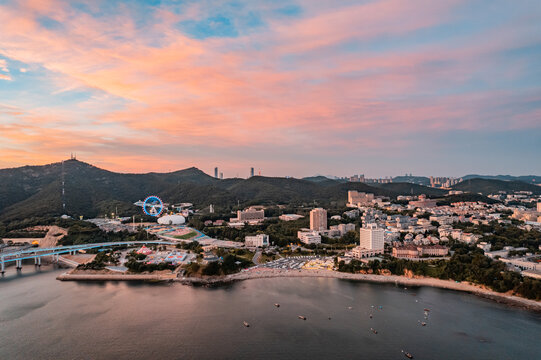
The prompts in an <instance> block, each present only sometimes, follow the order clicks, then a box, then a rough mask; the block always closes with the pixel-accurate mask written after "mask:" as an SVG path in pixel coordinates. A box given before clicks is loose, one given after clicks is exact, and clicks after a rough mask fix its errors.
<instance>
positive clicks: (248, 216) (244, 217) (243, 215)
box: [230, 207, 265, 223]
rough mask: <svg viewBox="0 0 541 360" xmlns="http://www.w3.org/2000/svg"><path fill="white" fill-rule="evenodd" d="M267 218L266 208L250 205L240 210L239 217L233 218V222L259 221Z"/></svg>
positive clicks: (231, 220)
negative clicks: (259, 208)
mask: <svg viewBox="0 0 541 360" xmlns="http://www.w3.org/2000/svg"><path fill="white" fill-rule="evenodd" d="M263 220H265V210H263V209H261V210H258V209H256V208H254V207H249V208H248V209H246V210H238V211H237V217H236V218H231V219H230V222H232V223H244V222H247V223H258V222H261V221H263Z"/></svg>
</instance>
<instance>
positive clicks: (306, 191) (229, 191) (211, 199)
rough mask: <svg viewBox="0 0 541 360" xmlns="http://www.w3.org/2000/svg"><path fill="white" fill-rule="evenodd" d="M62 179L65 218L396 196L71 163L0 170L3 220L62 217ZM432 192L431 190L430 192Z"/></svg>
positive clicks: (351, 186) (287, 181)
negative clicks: (146, 208) (141, 209)
mask: <svg viewBox="0 0 541 360" xmlns="http://www.w3.org/2000/svg"><path fill="white" fill-rule="evenodd" d="M62 178H63V179H64V182H65V185H64V188H65V195H64V196H65V203H66V210H65V213H67V214H68V215H71V216H79V215H83V216H85V217H93V216H98V215H103V214H108V213H111V212H114V211H116V210H117V209H118V212H119V214H121V215H126V214H131V213H133V212H134V211H137V209H136V208H135V207H134V205H133V203H134V202H136V201H137V200H142V199H144V198H145V197H146V196H148V195H158V196H160V197H162V198H163V199H164V201H166V202H169V203H177V202H192V203H194V204H195V206H196V207H198V208H201V207H205V206H208V205H210V204H214V205H215V206H216V207H222V208H226V209H230V208H232V207H233V206H236V205H237V203H240V204H241V205H244V206H247V205H252V204H301V205H302V204H306V205H310V206H312V205H314V204H317V205H320V206H325V205H331V204H332V203H334V204H345V202H346V200H347V192H348V190H358V191H365V192H371V193H374V194H376V195H384V196H389V197H394V196H396V195H398V194H397V193H396V192H395V191H393V190H391V189H385V188H376V187H371V186H369V185H366V184H363V183H344V182H340V181H335V180H331V179H328V180H324V179H321V180H324V181H311V180H313V179H311V180H303V179H294V178H278V177H263V176H254V177H252V178H249V179H239V178H233V179H224V180H218V179H215V178H213V177H211V176H209V175H207V174H205V173H204V172H202V171H201V170H199V169H197V168H193V167H192V168H188V169H184V170H179V171H175V172H171V173H147V174H122V173H115V172H111V171H107V170H103V169H100V168H97V167H95V166H92V165H90V164H87V163H84V162H81V161H78V160H67V161H64V164H63V165H62V163H61V162H59V163H54V164H49V165H44V166H24V167H20V168H12V169H3V170H0V220H2V221H8V220H13V219H24V218H29V217H42V216H59V215H61V214H63V213H64V211H63V209H62V185H61V184H62ZM428 190H429V189H428Z"/></svg>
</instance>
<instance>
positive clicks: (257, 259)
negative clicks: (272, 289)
mask: <svg viewBox="0 0 541 360" xmlns="http://www.w3.org/2000/svg"><path fill="white" fill-rule="evenodd" d="M259 258H261V249H257V250H256V251H255V254H254V257H253V258H252V262H253V263H254V264H256V265H258V264H259Z"/></svg>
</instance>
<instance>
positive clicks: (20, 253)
mask: <svg viewBox="0 0 541 360" xmlns="http://www.w3.org/2000/svg"><path fill="white" fill-rule="evenodd" d="M145 244H151V245H175V244H178V242H173V241H159V240H146V241H145V240H142V241H117V242H107V243H95V244H83V245H69V246H57V247H50V248H26V249H23V250H16V251H5V252H0V264H1V265H0V271H1V273H2V274H3V273H4V272H5V267H6V264H7V263H10V262H15V264H16V267H17V269H21V268H22V265H23V260H28V259H34V264H35V265H38V266H41V258H42V257H44V256H51V257H52V258H53V260H54V261H57V262H58V259H59V256H60V255H62V254H69V255H75V254H76V253H77V252H78V251H80V250H89V249H96V248H103V247H112V246H134V245H145Z"/></svg>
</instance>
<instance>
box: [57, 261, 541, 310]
mask: <svg viewBox="0 0 541 360" xmlns="http://www.w3.org/2000/svg"><path fill="white" fill-rule="evenodd" d="M280 277H288V278H292V277H319V278H334V279H344V280H354V281H366V282H372V283H391V284H397V285H401V286H406V287H407V286H430V287H437V288H442V289H449V290H455V291H463V292H468V293H471V294H474V295H477V296H481V297H483V298H487V299H491V300H494V301H496V302H499V303H502V304H506V305H512V306H516V307H520V308H524V309H528V310H532V311H536V312H541V302H539V301H535V300H529V299H525V298H522V297H518V296H514V295H510V294H506V293H498V292H495V291H492V290H489V289H485V288H483V287H480V286H478V285H474V284H470V283H466V282H455V281H452V280H440V279H435V278H426V277H416V278H409V277H406V276H397V275H388V276H385V275H370V274H351V273H342V272H338V271H331V270H278V269H262V268H256V269H249V270H246V271H242V272H239V273H236V274H231V275H226V276H216V277H204V278H201V277H175V276H174V275H173V274H133V275H131V274H114V273H94V274H89V273H69V272H68V273H64V274H62V275H59V276H58V277H57V279H58V280H62V281H173V282H179V283H181V284H184V285H199V286H219V285H223V284H228V283H232V282H236V281H244V280H252V279H269V278H280Z"/></svg>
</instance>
